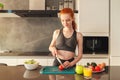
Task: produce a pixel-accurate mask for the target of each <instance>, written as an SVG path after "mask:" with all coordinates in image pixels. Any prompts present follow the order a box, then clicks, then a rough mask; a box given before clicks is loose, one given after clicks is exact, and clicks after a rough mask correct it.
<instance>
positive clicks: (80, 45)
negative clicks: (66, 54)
mask: <svg viewBox="0 0 120 80" xmlns="http://www.w3.org/2000/svg"><path fill="white" fill-rule="evenodd" d="M77 41H78V55H77V57H76V58H75V60H74V61H72V62H71V64H72V65H74V64H76V63H77V62H78V61H79V60H80V59H81V58H82V55H83V36H82V34H81V33H80V32H77Z"/></svg>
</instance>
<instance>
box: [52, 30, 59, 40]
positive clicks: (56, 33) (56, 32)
mask: <svg viewBox="0 0 120 80" xmlns="http://www.w3.org/2000/svg"><path fill="white" fill-rule="evenodd" d="M59 32H60V29H56V30H54V33H53V37H54V38H57V36H58V34H59Z"/></svg>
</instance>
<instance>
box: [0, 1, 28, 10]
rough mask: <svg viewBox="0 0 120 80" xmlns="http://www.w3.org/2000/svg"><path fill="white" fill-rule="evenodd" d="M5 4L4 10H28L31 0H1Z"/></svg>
mask: <svg viewBox="0 0 120 80" xmlns="http://www.w3.org/2000/svg"><path fill="white" fill-rule="evenodd" d="M0 3H2V4H4V10H28V9H29V0H0Z"/></svg>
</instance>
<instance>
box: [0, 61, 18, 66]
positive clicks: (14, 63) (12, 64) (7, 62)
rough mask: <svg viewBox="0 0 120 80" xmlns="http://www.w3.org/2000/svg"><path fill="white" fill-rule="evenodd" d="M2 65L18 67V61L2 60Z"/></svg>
mask: <svg viewBox="0 0 120 80" xmlns="http://www.w3.org/2000/svg"><path fill="white" fill-rule="evenodd" d="M0 63H5V64H7V65H8V66H14V65H16V63H17V61H16V59H0Z"/></svg>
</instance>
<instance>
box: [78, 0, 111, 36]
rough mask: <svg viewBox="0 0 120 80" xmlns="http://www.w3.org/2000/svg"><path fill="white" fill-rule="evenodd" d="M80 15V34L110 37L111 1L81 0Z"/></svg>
mask: <svg viewBox="0 0 120 80" xmlns="http://www.w3.org/2000/svg"><path fill="white" fill-rule="evenodd" d="M79 15H80V16H79V19H80V20H79V25H80V26H79V30H80V32H82V33H95V34H97V33H101V34H104V35H108V32H109V0H80V1H79Z"/></svg>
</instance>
